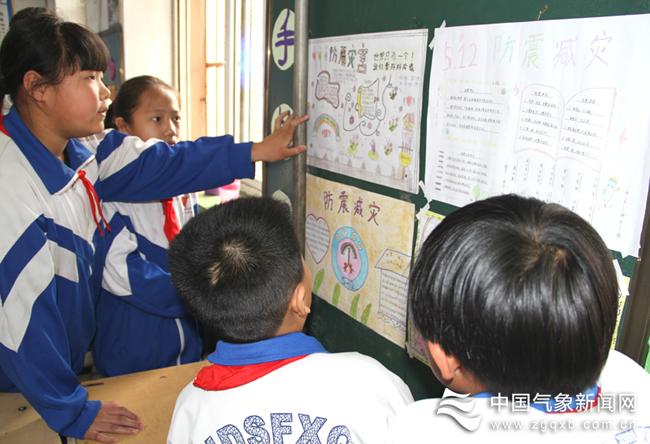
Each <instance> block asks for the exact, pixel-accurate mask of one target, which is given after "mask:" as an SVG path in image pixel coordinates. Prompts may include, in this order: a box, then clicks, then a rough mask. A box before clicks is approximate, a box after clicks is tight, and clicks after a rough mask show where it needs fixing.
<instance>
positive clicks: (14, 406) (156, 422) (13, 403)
mask: <svg viewBox="0 0 650 444" xmlns="http://www.w3.org/2000/svg"><path fill="white" fill-rule="evenodd" d="M205 365H208V363H207V362H206V361H202V362H195V363H192V364H186V365H181V366H176V367H167V368H161V369H157V370H150V371H146V372H140V373H132V374H130V375H123V376H116V377H113V378H103V379H96V380H92V381H86V382H83V383H82V385H83V386H84V387H86V388H87V389H88V393H89V398H90V399H101V400H104V401H114V402H116V403H117V404H120V405H122V406H124V407H126V408H128V409H129V410H131V411H132V412H134V413H135V414H136V415H138V416H139V417H140V420H142V422H143V423H144V425H145V429H144V430H143V431H141V432H140V433H139V434H137V435H135V436H128V435H114V436H116V437H117V438H118V439H119V442H120V443H147V444H149V443H151V444H156V443H164V442H165V440H166V438H167V431H168V430H169V423H170V421H171V418H172V412H173V410H174V403H175V402H176V397H177V396H178V394H179V392H180V391H181V390H182V389H183V387H185V386H186V385H187V384H188V383H189V382H190V381H192V379H194V377H195V376H196V373H197V372H198V371H199V369H200V368H201V367H203V366H205ZM60 442H61V441H60V440H59V437H58V435H57V434H56V433H54V432H53V431H52V430H50V429H49V428H48V427H47V425H46V424H45V422H44V421H43V420H42V419H41V417H40V416H39V415H38V413H36V411H35V410H34V409H33V408H32V407H31V406H30V405H29V403H28V402H27V401H26V400H25V398H24V397H23V396H22V395H20V394H18V393H0V444H23V443H24V444H32V443H39V444H40V443H43V444H60ZM77 442H78V443H88V444H89V443H91V442H94V441H85V440H82V441H77Z"/></svg>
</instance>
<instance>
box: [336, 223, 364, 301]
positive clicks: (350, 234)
mask: <svg viewBox="0 0 650 444" xmlns="http://www.w3.org/2000/svg"><path fill="white" fill-rule="evenodd" d="M332 252H333V254H332V269H333V270H334V275H335V276H336V279H337V280H338V281H339V282H340V283H341V284H343V286H344V287H345V288H347V289H348V290H351V291H357V290H358V289H360V288H361V287H362V286H363V284H364V283H365V282H366V277H368V254H367V253H366V249H365V247H364V246H363V242H362V240H361V237H360V236H359V233H357V232H356V231H355V230H354V228H352V227H341V228H339V229H338V230H336V233H334V236H333V237H332ZM334 252H336V253H334Z"/></svg>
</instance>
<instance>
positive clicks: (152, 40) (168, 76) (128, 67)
mask: <svg viewBox="0 0 650 444" xmlns="http://www.w3.org/2000/svg"><path fill="white" fill-rule="evenodd" d="M122 7H123V8H124V9H123V11H122V27H123V30H124V78H125V79H130V78H131V77H135V76H139V75H144V74H148V75H152V76H156V77H159V78H161V79H162V80H164V81H166V82H167V83H169V84H173V62H174V60H173V58H174V57H173V16H172V14H173V4H172V0H137V1H124V0H123V1H122Z"/></svg>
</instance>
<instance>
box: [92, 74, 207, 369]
mask: <svg viewBox="0 0 650 444" xmlns="http://www.w3.org/2000/svg"><path fill="white" fill-rule="evenodd" d="M106 127H111V128H117V130H118V131H120V132H123V133H126V134H130V135H133V136H137V137H139V138H140V139H142V140H149V139H160V140H163V141H165V142H166V143H167V144H169V145H170V146H174V145H176V143H177V142H178V133H179V129H180V106H179V100H178V92H177V91H176V90H174V89H173V88H172V87H171V86H170V85H168V84H167V83H165V82H163V81H162V80H160V79H158V78H156V77H151V76H139V77H134V78H132V79H129V80H127V81H126V82H125V83H123V84H122V86H121V87H120V89H119V91H118V93H117V96H116V97H115V101H114V102H113V104H112V105H111V107H110V109H109V115H108V116H107V118H106ZM197 207H198V202H197V197H196V193H188V194H184V195H181V196H175V197H170V198H167V199H163V200H162V201H161V200H154V201H148V202H133V203H130V202H107V203H105V204H104V210H105V212H106V214H107V216H108V220H109V224H110V226H111V228H112V231H111V232H110V233H108V234H107V236H106V244H107V254H106V260H105V262H104V277H103V281H102V289H101V294H100V297H99V300H98V302H97V334H96V336H95V341H94V344H93V358H94V359H93V360H94V363H95V366H96V367H97V369H98V371H99V372H100V373H102V374H104V375H107V376H114V375H121V374H125V373H132V372H137V371H143V370H149V369H153V368H159V367H167V366H170V365H180V364H185V363H188V362H194V361H198V360H199V359H200V358H201V351H202V344H201V336H200V334H199V332H198V329H197V324H196V322H195V321H194V320H193V319H192V318H190V317H189V315H188V314H187V313H186V311H185V308H184V306H183V304H182V303H181V301H180V299H179V298H178V296H177V294H176V291H175V290H174V288H173V286H172V284H171V278H170V275H169V269H168V266H167V249H168V248H169V244H170V242H171V241H172V240H173V238H174V236H176V234H178V232H179V231H180V229H181V228H182V226H183V225H184V224H185V222H187V221H188V220H189V219H190V218H191V217H192V216H194V215H195V214H196V212H197ZM143 344H146V347H143Z"/></svg>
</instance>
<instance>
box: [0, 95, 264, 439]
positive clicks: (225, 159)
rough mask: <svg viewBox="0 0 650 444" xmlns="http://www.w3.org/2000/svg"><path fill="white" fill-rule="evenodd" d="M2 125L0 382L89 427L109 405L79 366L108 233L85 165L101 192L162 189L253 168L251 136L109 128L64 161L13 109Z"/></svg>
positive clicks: (65, 427)
mask: <svg viewBox="0 0 650 444" xmlns="http://www.w3.org/2000/svg"><path fill="white" fill-rule="evenodd" d="M4 126H5V128H6V129H7V131H8V132H9V134H10V136H11V137H7V136H6V135H4V134H1V133H0V190H2V193H3V196H2V199H0V214H1V215H2V216H1V217H2V222H1V227H2V231H1V233H0V302H1V306H0V391H10V390H19V391H20V392H22V394H23V395H24V396H25V397H26V398H27V399H28V401H29V402H30V403H31V405H32V406H33V407H34V408H35V409H36V410H37V411H38V412H39V413H40V415H41V416H42V417H43V418H44V419H45V421H46V422H47V424H48V425H49V426H50V427H51V428H52V429H54V430H56V431H57V432H59V433H61V434H63V435H66V436H73V437H83V436H84V434H85V432H86V430H87V429H88V427H89V426H90V424H91V423H92V421H93V420H94V419H95V416H96V415H97V412H98V411H99V408H100V402H99V401H89V400H88V396H87V392H86V390H85V389H84V388H83V387H81V386H80V385H79V383H78V381H77V373H78V372H79V371H80V370H81V369H82V366H83V358H84V354H85V352H86V351H87V350H88V347H89V346H90V344H91V341H92V338H93V335H94V333H95V327H96V324H95V303H96V299H97V295H98V294H99V290H100V286H101V282H102V266H103V262H104V255H105V250H106V242H105V237H103V236H100V234H99V233H98V226H100V225H101V222H99V224H96V223H95V217H96V215H97V213H96V211H93V210H91V205H90V203H89V202H90V200H89V199H90V197H89V194H88V188H87V186H85V185H84V180H82V176H83V175H84V173H81V171H84V172H85V178H86V179H87V181H89V182H90V183H92V184H93V185H94V188H95V190H96V191H97V194H98V195H99V197H100V198H101V199H103V200H107V201H134V200H153V199H160V198H165V197H168V196H174V195H179V194H182V193H185V192H192V191H196V190H199V189H204V188H210V187H214V186H216V185H218V184H223V183H228V182H230V181H232V180H233V179H235V178H239V177H248V176H251V175H252V174H253V165H252V163H251V159H250V155H251V154H250V151H251V150H250V144H244V146H241V145H236V144H234V143H233V142H232V138H230V137H225V138H204V139H200V140H199V141H198V142H196V143H186V144H178V145H177V146H176V147H174V148H171V147H169V146H168V145H166V144H165V143H163V142H156V141H155V140H151V141H149V142H146V143H145V142H142V141H141V140H140V139H138V138H135V137H126V136H125V135H123V134H120V133H118V132H115V131H108V132H106V133H104V134H102V135H99V136H97V137H93V138H88V139H84V141H83V143H82V141H79V140H75V139H71V140H70V141H69V142H68V145H67V147H66V150H65V153H66V156H67V163H68V164H67V165H66V164H64V163H63V162H61V161H60V160H59V159H57V158H56V157H55V156H54V155H53V154H52V153H51V152H50V151H48V150H47V148H45V147H44V146H43V145H42V144H41V143H40V142H39V141H38V139H36V138H35V137H34V135H33V134H32V133H31V132H30V131H29V129H28V128H27V127H26V126H25V125H24V123H23V122H22V121H21V119H20V117H19V115H18V113H17V112H16V110H15V108H13V109H12V110H11V111H10V112H9V114H7V115H6V116H5V118H4ZM95 153H97V154H96V156H95ZM142 346H143V348H145V347H147V346H148V344H142Z"/></svg>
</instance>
